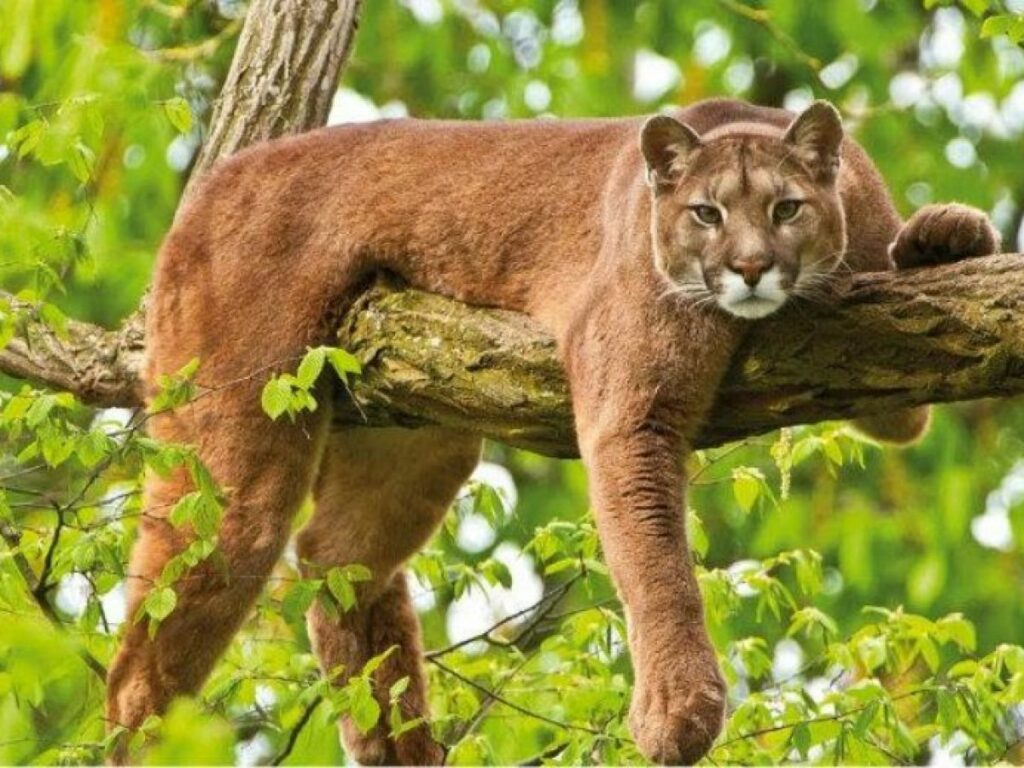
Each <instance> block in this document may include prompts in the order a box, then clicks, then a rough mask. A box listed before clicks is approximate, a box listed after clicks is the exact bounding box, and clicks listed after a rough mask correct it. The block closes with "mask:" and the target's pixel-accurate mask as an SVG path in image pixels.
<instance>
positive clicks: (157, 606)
mask: <svg viewBox="0 0 1024 768" xmlns="http://www.w3.org/2000/svg"><path fill="white" fill-rule="evenodd" d="M177 604H178V596H177V595H176V594H175V592H174V590H173V589H172V588H171V587H157V588H156V589H152V590H150V592H149V594H147V595H146V599H145V600H143V601H142V611H143V613H144V614H145V615H146V616H149V617H150V618H151V619H153V621H154V622H155V623H157V624H159V623H160V622H161V621H163V620H164V619H166V618H167V617H168V616H170V615H171V611H173V610H174V606H176V605H177Z"/></svg>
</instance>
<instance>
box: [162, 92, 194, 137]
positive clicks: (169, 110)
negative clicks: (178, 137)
mask: <svg viewBox="0 0 1024 768" xmlns="http://www.w3.org/2000/svg"><path fill="white" fill-rule="evenodd" d="M164 114H166V115H167V119H168V120H170V121H171V125H173V126H174V127H175V128H176V129H177V130H178V131H179V132H180V133H188V132H189V131H190V130H192V109H191V107H189V105H188V102H187V101H185V100H184V99H183V98H181V97H180V96H179V97H175V98H173V99H168V100H167V101H165V102H164Z"/></svg>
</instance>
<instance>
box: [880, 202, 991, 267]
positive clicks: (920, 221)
mask: <svg viewBox="0 0 1024 768" xmlns="http://www.w3.org/2000/svg"><path fill="white" fill-rule="evenodd" d="M998 250H999V233H998V232H997V231H996V228H995V227H993V226H992V223H991V222H990V221H989V219H988V216H986V215H985V214H984V213H983V212H982V211H979V210H978V209H977V208H972V207H970V206H968V205H960V204H959V203H948V204H945V205H926V206H925V207H924V208H922V209H921V210H919V211H918V212H917V213H915V214H914V215H913V216H911V217H910V220H909V221H907V223H906V224H904V225H903V229H901V230H900V232H899V234H898V235H897V236H896V240H895V241H894V242H893V243H892V245H890V246H889V255H890V256H892V260H893V262H894V263H895V264H896V268H897V269H910V268H911V267H924V266H929V265H933V264H946V263H949V262H952V261H960V260H961V259H969V258H972V257H974V256H987V255H988V254H991V253H996V252H997V251H998Z"/></svg>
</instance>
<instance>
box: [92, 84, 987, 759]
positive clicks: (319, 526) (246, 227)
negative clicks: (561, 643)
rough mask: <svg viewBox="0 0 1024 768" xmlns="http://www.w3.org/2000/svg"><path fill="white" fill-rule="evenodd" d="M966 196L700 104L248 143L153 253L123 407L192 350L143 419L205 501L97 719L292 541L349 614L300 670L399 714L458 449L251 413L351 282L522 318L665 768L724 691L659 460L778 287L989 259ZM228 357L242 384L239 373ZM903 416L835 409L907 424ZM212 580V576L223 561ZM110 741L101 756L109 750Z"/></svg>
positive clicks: (162, 692) (389, 752) (162, 668)
mask: <svg viewBox="0 0 1024 768" xmlns="http://www.w3.org/2000/svg"><path fill="white" fill-rule="evenodd" d="M996 246H997V236H996V234H995V232H994V230H993V228H992V227H991V225H990V224H989V223H988V221H987V220H986V218H985V217H984V215H983V214H982V213H980V212H979V211H976V210H974V209H971V208H966V207H963V206H959V205H949V206H932V207H929V208H927V209H924V210H922V211H921V212H919V213H918V214H917V215H916V216H914V217H913V218H912V219H911V220H910V221H909V222H907V223H906V224H901V221H900V218H899V216H898V214H897V212H896V210H895V208H894V207H893V203H892V201H891V200H890V197H889V195H888V193H887V192H886V190H885V188H884V186H883V184H882V181H881V179H880V177H879V174H878V173H877V171H876V170H875V168H874V166H873V165H872V163H871V161H870V160H869V159H868V158H867V156H866V155H865V154H864V152H863V151H862V150H861V149H860V148H859V147H858V146H857V145H856V144H855V143H854V142H853V141H852V140H850V139H848V138H844V136H843V129H842V125H841V123H840V119H839V116H838V114H837V113H836V111H835V109H833V108H832V107H831V106H830V105H829V104H827V103H824V102H817V103H815V104H813V105H812V106H810V107H809V108H808V109H807V110H806V111H805V112H803V113H802V114H800V115H799V116H794V115H792V114H789V113H787V112H784V111H782V110H777V109H765V108H760V107H755V106H751V105H748V104H744V103H741V102H735V101H707V102H701V103H698V104H695V105H693V106H690V107H687V108H685V109H682V110H679V111H677V112H676V113H675V114H674V115H673V116H668V115H659V116H657V117H652V118H650V119H648V120H646V121H645V120H643V119H621V120H591V121H533V122H512V123H468V122H464V123H458V122H419V121H414V120H402V121H394V122H382V123H375V124H369V125H356V126H346V127H339V128H329V129H326V130H321V131H316V132H313V133H309V134H306V135H303V136H299V137H296V138H290V139H284V140H280V141H275V142H271V143H268V144H264V145H261V146H257V147H254V148H252V149H250V150H247V151H245V152H242V153H240V154H238V155H237V156H235V157H233V158H231V159H229V160H227V161H226V162H224V163H223V164H222V165H220V166H219V167H218V168H217V169H216V170H214V171H213V172H212V173H211V174H209V176H208V177H207V178H206V179H205V180H203V181H202V183H201V184H199V186H198V188H197V189H196V191H195V193H194V194H193V195H191V197H190V199H189V200H188V201H187V203H186V204H185V207H184V208H183V209H182V211H181V212H180V214H179V216H178V218H177V220H176V222H175V224H174V228H173V230H172V231H171V233H170V234H169V235H168V237H167V240H166V242H165V243H164V246H163V249H162V251H161V253H160V257H159V262H158V265H157V270H156V278H155V283H154V287H153V293H152V299H151V303H150V308H149V313H148V319H147V322H148V327H147V334H148V342H147V344H148V360H147V364H146V370H145V380H146V382H147V386H148V388H149V396H150V397H152V396H153V395H154V393H155V391H156V382H157V381H158V379H159V378H160V377H161V376H163V375H165V374H171V373H173V372H175V371H177V370H178V369H179V368H181V367H182V366H183V365H184V364H185V363H187V362H188V361H189V360H191V359H192V358H196V357H198V358H199V359H200V360H201V366H200V369H199V373H198V376H197V381H198V383H199V384H201V385H202V386H203V387H204V388H206V389H207V390H208V391H207V393H206V394H205V395H204V396H203V397H202V398H199V399H197V400H196V401H194V402H193V403H190V404H189V405H187V406H185V407H182V408H179V409H177V410H175V411H172V412H165V413H162V414H159V415H157V416H155V417H154V418H153V420H152V432H153V436H154V437H157V438H160V439H163V440H170V441H176V442H183V443H189V444H193V445H195V446H196V447H197V449H198V452H199V455H200V457H201V459H202V460H203V461H204V462H205V463H206V465H207V466H208V467H209V469H210V470H211V472H212V473H213V476H214V478H215V479H216V480H217V481H218V483H220V485H221V486H222V487H223V488H224V489H225V490H226V491H227V493H228V505H227V507H226V510H225V513H224V516H223V521H222V525H221V529H220V533H219V549H220V554H221V557H219V558H217V560H218V562H217V564H216V565H214V564H213V563H212V562H208V563H203V564H201V565H199V566H197V567H196V568H195V569H194V570H193V571H192V572H191V573H189V574H187V575H186V577H185V578H183V579H181V580H180V581H179V582H178V584H177V585H176V589H177V592H178V600H177V607H176V609H175V610H174V611H173V613H172V614H171V615H170V616H169V617H167V618H166V619H165V620H164V621H163V622H162V624H161V625H160V627H159V629H158V631H156V633H155V634H154V636H153V637H150V635H149V632H148V631H147V629H148V628H147V626H145V623H144V622H143V623H137V624H135V625H133V626H130V627H129V628H128V629H127V631H126V633H125V637H124V642H123V647H122V649H121V651H120V654H119V655H118V657H117V659H116V661H115V663H114V665H113V667H112V669H111V672H110V679H109V691H108V716H109V721H110V723H111V724H122V725H124V726H127V727H129V728H134V727H137V726H138V725H139V724H140V723H142V722H143V720H144V719H145V718H146V717H147V715H150V714H152V713H154V712H160V711H161V710H162V709H163V708H164V707H165V706H166V705H167V703H168V702H169V700H170V699H171V697H173V696H175V695H178V694H183V693H192V692H195V691H196V690H197V689H198V688H199V686H200V685H201V684H202V682H203V680H204V679H205V677H206V676H207V674H208V673H209V671H210V669H211V667H212V666H213V664H214V662H215V661H216V660H217V658H218V656H219V655H220V654H221V652H222V651H223V650H224V649H225V647H226V646H227V644H228V642H229V641H230V639H231V636H232V635H233V633H234V632H235V630H236V629H237V628H238V626H239V624H240V623H241V622H242V620H243V618H244V617H245V615H246V613H247V611H248V610H249V609H250V607H251V606H252V604H253V601H254V599H255V597H256V596H257V594H258V593H259V591H260V589H261V588H262V586H263V579H264V578H265V576H266V575H268V574H269V573H270V570H271V568H272V567H273V565H274V563H275V561H276V560H277V558H278V557H279V555H280V554H281V551H282V549H283V547H284V545H285V543H286V540H287V538H288V535H289V528H290V525H291V521H292V516H293V514H294V513H295V511H296V509H297V508H298V506H299V505H300V503H301V502H302V500H303V498H304V497H305V496H306V494H307V493H309V492H310V491H312V493H313V497H314V500H315V505H316V509H315V513H314V515H313V518H312V520H311V521H310V522H309V524H308V525H307V526H306V527H305V529H304V530H303V531H302V532H301V533H300V534H299V537H298V552H299V556H300V558H301V562H302V565H303V568H304V569H305V572H306V573H307V574H309V575H311V576H315V575H317V574H319V573H322V572H323V571H325V570H327V569H330V568H332V567H335V566H340V565H344V564H348V563H361V564H363V565H365V566H368V567H369V568H370V569H371V571H372V573H373V580H372V581H370V582H368V583H366V584H362V585H360V587H361V592H360V594H359V601H358V608H357V609H355V610H353V611H350V612H348V613H345V614H343V615H342V616H341V618H340V619H338V618H333V617H331V616H330V615H328V614H327V613H325V612H323V611H322V610H321V609H320V608H318V607H317V606H316V605H314V607H313V608H312V609H311V611H310V614H309V626H310V630H311V636H312V638H313V643H314V647H315V650H316V652H317V654H318V655H319V657H320V660H321V663H322V666H323V668H324V669H325V670H335V669H339V668H343V670H344V672H342V674H343V675H344V674H347V673H349V672H352V671H358V670H360V669H361V667H362V665H363V664H364V662H365V661H366V660H368V659H369V658H371V657H372V656H374V655H376V654H378V653H381V652H382V651H384V650H385V649H387V648H389V647H391V646H398V650H397V652H395V653H392V654H391V655H390V656H389V657H388V659H387V661H386V662H385V663H384V664H383V665H382V666H381V667H380V668H379V669H378V670H377V671H376V673H375V676H376V684H377V688H376V690H377V692H378V695H379V696H380V697H381V703H382V705H384V706H385V708H386V698H387V696H388V689H389V688H390V687H391V684H392V683H393V682H394V681H396V680H397V679H399V678H401V677H403V676H408V677H409V678H410V685H409V686H408V688H407V690H406V691H405V693H404V694H403V696H402V708H403V717H404V718H405V719H409V718H415V717H419V716H422V715H426V714H427V712H426V694H425V690H424V676H423V673H422V671H421V668H420V663H421V659H420V656H421V648H420V636H419V627H418V624H417V620H416V616H415V613H414V611H413V608H412V605H411V604H410V601H409V594H408V591H407V588H406V582H405V577H404V575H403V573H402V570H401V569H402V564H403V563H404V562H405V560H406V559H407V558H408V557H409V556H410V555H412V554H413V553H414V552H415V551H416V550H417V549H418V548H419V547H420V546H422V545H423V544H424V543H425V542H426V541H427V539H428V538H429V537H430V536H431V534H432V533H433V532H434V530H435V528H436V526H437V525H438V523H439V521H440V520H441V518H442V516H443V515H444V513H445V510H446V509H447V508H448V506H449V504H450V503H451V502H452V500H453V499H454V497H455V495H456V493H457V491H458V490H459V487H460V486H461V485H462V484H463V482H464V481H465V480H466V479H467V477H468V476H469V474H470V472H471V471H472V470H473V467H474V466H475V464H476V463H477V460H478V458H479V455H480V438H479V437H478V436H477V435H475V434H471V433H464V432H456V431H452V430H449V429H443V428H439V427H433V428H424V429H418V430H402V429H395V428H389V429H370V428H353V429H349V430H345V431H342V432H334V433H331V432H329V430H328V429H327V427H328V424H329V422H330V420H331V415H330V413H329V410H330V408H329V407H328V404H329V403H330V402H331V396H330V394H331V393H330V392H328V391H327V389H328V387H329V386H330V383H329V382H327V381H326V380H325V381H323V382H321V394H322V395H323V396H322V397H321V398H320V400H321V403H322V405H323V406H325V407H321V408H320V409H318V410H317V411H315V412H313V413H304V414H302V415H301V416H300V417H298V418H297V419H296V420H295V421H294V422H289V421H287V420H282V421H278V422H272V421H270V420H269V419H268V418H267V417H266V416H265V415H264V413H263V412H262V410H261V408H260V392H261V389H262V386H263V384H264V382H265V381H266V379H267V377H268V376H269V375H270V373H271V372H272V371H274V370H275V369H276V370H280V369H282V368H284V367H288V366H290V365H292V364H293V363H292V362H291V361H294V360H295V359H296V358H297V357H298V356H301V355H302V353H303V352H304V350H305V349H306V348H307V347H308V346H312V345H319V344H323V343H330V340H331V339H332V337H333V333H334V330H335V326H336V321H337V319H338V317H339V312H341V311H343V310H344V308H345V307H346V306H347V305H348V304H349V303H350V302H351V301H352V300H353V299H354V298H355V297H357V296H358V295H359V293H360V291H361V290H362V289H363V288H364V287H365V286H366V285H367V284H369V282H371V281H372V280H373V279H374V277H375V275H377V274H379V273H392V274H395V275H397V276H399V277H400V278H401V279H402V280H404V281H405V282H407V283H409V284H411V285H412V286H415V287H417V288H421V289H424V290H427V291H432V292H436V293H439V294H443V295H445V296H448V297H451V298H454V299H458V300H461V301H464V302H468V303H470V304H477V305H485V306H494V307H502V308H506V309H510V310H515V311H518V312H523V313H526V314H527V315H529V316H530V317H532V318H533V319H534V320H535V321H536V322H538V323H539V324H540V325H541V326H543V327H544V328H545V329H547V330H548V331H550V333H551V334H552V335H553V336H554V337H555V338H556V339H557V342H558V349H559V353H560V355H561V359H562V362H563V364H564V366H565V370H566V374H567V377H568V380H569V384H570V389H571V394H572V401H573V404H574V412H575V426H576V432H577V435H578V439H579V448H580V453H581V456H582V458H583V461H584V463H585V465H586V468H587V471H588V474H589V478H590V494H591V502H592V504H593V508H594V514H595V517H596V521H597V527H598V531H599V533H600V537H601V542H602V545H603V549H604V556H605V558H606V559H607V563H608V566H609V568H610V569H611V573H612V576H613V578H614V581H615V584H616V587H617V589H618V592H619V595H620V596H621V598H622V600H623V602H624V604H625V606H626V611H627V615H628V625H629V646H630V651H631V653H632V659H633V665H634V668H635V671H636V687H635V691H634V693H633V702H632V708H631V713H630V726H631V729H632V732H633V734H634V736H635V738H636V742H637V744H638V746H639V748H640V749H641V751H642V752H643V753H644V754H645V755H647V756H648V757H650V758H651V759H652V760H655V761H658V762H661V763H692V762H694V761H696V760H698V759H699V758H700V757H701V756H702V755H704V754H705V753H706V752H707V750H708V748H709V747H710V746H711V744H712V742H713V741H714V739H715V737H716V736H717V734H718V733H719V731H720V729H721V727H722V721H723V717H724V713H725V701H726V691H725V686H724V683H723V681H722V677H721V675H720V674H719V670H718V667H717V664H716V660H715V653H714V650H713V648H712V646H711V644H710V642H709V640H708V636H707V634H706V631H705V627H704V617H703V607H702V604H701V598H700V594H699V592H698V589H697V582H696V580H695V577H694V574H693V569H692V565H691V562H690V556H689V550H688V547H687V542H686V534H685V530H684V525H683V514H682V510H683V493H684V486H685V480H686V479H685V477H684V473H683V467H684V461H683V460H684V458H685V456H686V454H687V452H688V451H689V450H691V448H690V446H691V443H692V441H693V439H694V437H695V435H696V434H697V433H698V431H699V429H700V427H701V424H702V421H703V420H704V419H705V418H706V417H707V415H708V413H709V409H710V408H711V406H712V404H713V401H714V399H715V394H716V389H717V387H718V385H719V381H720V379H721V377H722V375H723V372H724V371H725V370H726V368H727V367H728V365H729V362H730V359H731V357H732V355H733V352H734V350H735V349H736V348H737V345H738V344H739V342H740V341H741V340H742V338H743V336H744V334H745V333H746V331H747V329H749V328H750V326H751V324H752V323H755V322H757V320H758V318H762V317H765V316H767V315H770V314H771V313H773V312H775V311H776V310H777V309H779V307H781V306H783V305H784V304H785V303H786V302H788V301H800V300H803V299H808V298H810V299H819V298H821V297H822V296H824V295H827V292H826V291H825V288H826V287H827V286H828V285H829V283H830V281H832V280H833V279H834V277H835V276H837V275H839V274H841V272H842V271H851V270H853V271H864V270H889V269H892V268H893V267H894V266H895V268H897V269H899V268H902V267H908V266H916V265H920V264H924V263H931V262H941V261H951V260H955V259H961V258H966V257H971V256H977V255H982V254H988V253H992V252H994V251H995V250H996ZM246 374H249V375H246ZM927 420H928V415H927V411H926V410H924V409H917V410H914V411H909V412H903V413H899V414H892V415H891V416H888V417H886V418H884V419H871V420H868V421H865V422H864V423H862V424H860V426H861V428H862V429H864V430H866V431H867V432H869V433H871V434H873V435H875V436H878V437H880V438H884V439H891V440H898V441H907V440H913V439H914V438H916V437H917V436H918V435H920V434H921V432H922V431H923V430H924V428H925V426H926V424H927ZM189 490H191V489H190V486H189V482H188V480H187V478H186V477H185V476H184V474H179V475H175V476H172V477H170V478H160V477H153V478H151V479H150V480H149V481H148V484H147V488H146V497H147V498H146V504H147V507H148V514H147V515H146V516H144V517H143V518H142V522H141V523H140V538H139V541H138V543H137V544H136V547H135V551H134V553H133V556H132V565H131V569H130V572H131V573H132V574H133V576H134V578H133V581H132V585H131V590H130V606H129V608H128V615H129V616H134V615H135V613H136V609H137V607H138V606H139V604H140V601H141V600H142V599H143V598H144V596H145V591H146V589H147V586H148V585H149V584H151V583H152V580H154V579H156V577H157V576H158V575H159V574H160V572H161V570H162V568H163V566H164V564H165V563H166V562H167V560H168V559H169V558H171V557H173V556H174V555H175V554H176V553H177V552H180V551H181V550H182V548H183V547H185V546H187V544H188V542H189V539H188V535H187V533H186V532H184V531H182V530H180V529H177V528H175V527H174V526H172V525H171V524H170V523H169V522H168V521H167V520H166V515H167V514H168V510H170V509H171V507H172V506H173V504H174V503H175V502H176V501H177V500H178V499H179V498H180V497H181V496H182V495H183V494H185V493H187V492H188V491H189ZM233 574H237V577H235V576H233ZM341 725H342V730H343V732H344V736H345V741H346V743H347V746H348V748H349V750H350V751H351V753H352V755H353V756H354V757H355V758H356V759H357V760H359V761H360V762H363V763H381V762H385V763H434V762H438V761H440V760H441V759H442V757H443V752H442V748H441V746H440V745H439V744H437V743H436V742H435V741H434V740H433V739H432V738H431V735H430V730H429V728H428V727H427V726H421V727H418V728H415V729H413V730H411V731H409V732H407V733H405V734H404V735H402V736H401V737H399V738H398V739H392V738H390V737H389V736H388V735H387V730H386V728H385V727H380V728H378V729H376V730H374V731H371V732H370V733H369V734H361V733H360V732H359V731H358V730H357V729H356V728H355V727H354V726H352V725H351V724H350V723H347V722H343V723H342V724H341ZM117 757H118V759H122V760H123V759H127V758H128V755H127V754H126V752H125V750H124V748H122V749H121V751H120V752H119V754H118V756H117Z"/></svg>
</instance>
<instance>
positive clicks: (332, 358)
mask: <svg viewBox="0 0 1024 768" xmlns="http://www.w3.org/2000/svg"><path fill="white" fill-rule="evenodd" d="M326 364H330V366H331V368H333V369H334V372H335V373H336V374H337V376H338V378H339V379H341V381H342V384H343V385H344V386H345V387H346V388H347V387H348V379H349V376H352V375H358V374H359V373H361V372H362V367H361V366H360V364H359V361H358V360H356V358H355V357H354V356H353V355H351V354H349V353H348V352H346V351H345V350H343V349H338V348H337V347H326V346H321V347H312V348H310V349H309V350H307V352H306V354H305V355H304V356H303V358H302V360H301V361H300V362H299V366H298V369H297V370H296V372H295V374H294V375H293V374H290V373H284V374H281V375H279V376H274V377H272V378H270V380H268V381H267V383H266V384H265V385H264V387H263V393H262V395H261V397H260V403H261V405H262V406H263V411H264V412H265V413H266V414H267V415H268V416H270V418H272V419H274V420H277V419H278V418H279V417H280V416H282V415H285V414H287V415H288V416H289V417H290V418H292V419H294V418H295V416H296V415H298V414H299V413H302V412H303V411H315V410H316V407H317V403H316V398H315V397H314V396H313V392H312V390H313V388H314V386H315V385H316V383H317V381H318V380H319V378H320V374H321V373H322V372H323V370H324V366H325V365H326Z"/></svg>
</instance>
